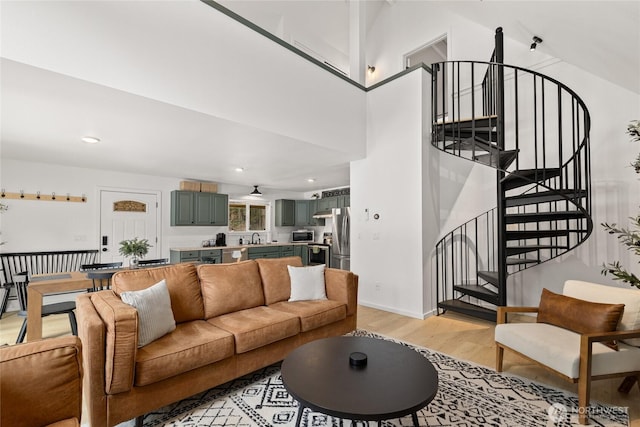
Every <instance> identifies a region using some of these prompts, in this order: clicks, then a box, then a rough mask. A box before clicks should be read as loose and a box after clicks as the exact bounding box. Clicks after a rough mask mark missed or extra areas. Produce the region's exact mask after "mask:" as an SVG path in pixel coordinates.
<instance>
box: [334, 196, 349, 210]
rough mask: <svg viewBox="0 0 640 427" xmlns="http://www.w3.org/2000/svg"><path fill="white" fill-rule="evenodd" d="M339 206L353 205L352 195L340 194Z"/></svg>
mask: <svg viewBox="0 0 640 427" xmlns="http://www.w3.org/2000/svg"><path fill="white" fill-rule="evenodd" d="M337 204H338V207H339V208H348V207H349V206H351V196H348V195H346V196H338V203H337Z"/></svg>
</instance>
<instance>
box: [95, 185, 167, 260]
mask: <svg viewBox="0 0 640 427" xmlns="http://www.w3.org/2000/svg"><path fill="white" fill-rule="evenodd" d="M158 198H159V194H157V193H154V192H149V193H143V192H134V191H131V192H128V191H111V190H100V251H101V252H100V262H103V263H104V262H116V261H123V265H125V266H126V265H128V261H129V260H128V259H124V257H123V256H122V255H120V254H119V253H118V249H119V247H120V242H121V241H123V240H128V239H133V238H135V237H137V238H139V239H147V240H148V241H149V243H150V244H151V245H152V246H151V248H149V252H148V253H147V255H146V256H145V258H146V259H153V258H159V257H160V253H161V250H160V247H159V246H160V239H159V238H158V222H159V221H158V217H159V210H158V202H159V200H158Z"/></svg>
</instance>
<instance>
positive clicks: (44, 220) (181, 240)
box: [0, 158, 303, 257]
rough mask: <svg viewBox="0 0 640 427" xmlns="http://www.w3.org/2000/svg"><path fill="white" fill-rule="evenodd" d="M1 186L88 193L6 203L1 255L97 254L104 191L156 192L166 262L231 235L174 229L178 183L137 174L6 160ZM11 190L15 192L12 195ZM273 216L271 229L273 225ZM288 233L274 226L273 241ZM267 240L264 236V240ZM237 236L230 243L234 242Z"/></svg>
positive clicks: (223, 188)
mask: <svg viewBox="0 0 640 427" xmlns="http://www.w3.org/2000/svg"><path fill="white" fill-rule="evenodd" d="M1 167H2V169H1V171H0V186H1V187H2V188H6V189H7V191H12V192H13V191H14V190H16V191H19V190H21V189H22V190H24V191H25V193H35V192H37V191H40V192H41V193H42V194H51V193H52V192H55V193H56V194H58V195H65V194H66V193H69V194H70V195H73V196H79V195H82V194H85V195H86V196H87V202H86V203H67V202H50V201H29V200H10V199H7V200H4V201H3V203H5V204H7V205H8V206H9V210H8V211H7V212H5V213H4V214H2V217H1V218H0V220H1V221H2V223H1V224H0V227H1V228H0V229H1V230H2V235H1V236H0V237H1V240H2V241H5V242H6V243H5V244H4V245H3V246H2V252H21V251H42V250H71V249H97V248H98V247H99V233H100V219H99V215H100V206H99V200H98V191H99V189H100V188H106V187H108V188H117V189H127V190H145V191H158V192H160V193H161V204H160V210H161V219H160V221H161V224H162V225H161V235H160V236H159V237H160V240H161V253H160V254H159V256H162V257H168V256H169V249H170V248H172V247H185V246H187V247H191V246H200V244H201V242H202V240H205V239H211V238H212V237H214V236H215V235H216V233H227V231H228V229H227V227H188V226H187V227H171V226H170V225H169V221H170V212H171V191H172V190H177V189H179V186H180V181H181V179H179V178H167V177H159V176H149V175H134V174H127V173H120V172H113V171H106V170H95V169H83V168H71V167H66V166H58V165H52V164H42V163H32V162H24V161H19V160H11V159H4V158H3V159H2V162H1ZM10 189H11V190H10ZM250 190H251V188H250V187H248V186H237V185H229V184H224V183H220V184H219V185H218V192H219V193H223V194H229V196H230V198H237V199H242V198H244V197H245V196H246V194H248V192H249V191H250ZM261 191H262V192H263V195H264V197H263V199H264V200H266V201H270V202H272V206H273V205H275V204H274V203H273V201H274V200H275V199H278V198H290V199H296V198H300V199H301V198H303V194H302V193H295V192H283V191H278V192H274V191H270V190H269V189H264V188H263V189H261ZM274 216H275V215H272V216H271V225H272V227H273V225H274ZM289 231H290V230H289V229H286V228H280V227H278V228H276V227H273V234H272V236H273V237H274V238H276V237H277V238H279V239H280V240H284V239H285V238H287V237H288V232H289ZM266 237H267V236H262V238H263V239H264V238H266ZM235 239H237V236H234V237H233V239H230V238H229V239H228V240H230V241H229V243H236V242H237V240H235Z"/></svg>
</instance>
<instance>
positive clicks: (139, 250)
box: [118, 237, 151, 258]
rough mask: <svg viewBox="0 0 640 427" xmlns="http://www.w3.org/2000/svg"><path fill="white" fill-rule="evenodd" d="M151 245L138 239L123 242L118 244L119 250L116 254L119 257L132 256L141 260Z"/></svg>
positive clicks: (145, 240)
mask: <svg viewBox="0 0 640 427" xmlns="http://www.w3.org/2000/svg"><path fill="white" fill-rule="evenodd" d="M150 247H151V245H150V244H149V241H148V240H147V239H140V240H139V239H138V238H137V237H136V238H134V239H131V240H123V241H122V242H120V249H119V250H118V252H119V253H120V255H124V256H132V257H134V258H143V257H144V256H145V255H146V254H147V252H149V248H150Z"/></svg>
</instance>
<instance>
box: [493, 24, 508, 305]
mask: <svg viewBox="0 0 640 427" xmlns="http://www.w3.org/2000/svg"><path fill="white" fill-rule="evenodd" d="M495 62H496V63H497V64H500V65H496V66H495V67H497V70H496V71H497V81H496V111H495V114H496V116H497V122H496V123H497V124H496V133H497V145H498V150H500V151H503V150H504V148H505V143H504V67H503V66H502V64H503V63H504V43H503V35H502V27H498V28H497V29H496V34H495ZM497 158H498V160H497V162H498V165H497V169H496V171H497V172H496V175H497V177H496V181H497V182H496V189H497V202H498V209H497V211H498V214H497V230H496V234H497V243H498V245H497V246H498V259H497V267H498V285H497V286H498V305H499V306H506V305H507V233H506V232H507V227H506V224H505V217H506V214H507V210H506V201H505V192H504V190H503V188H502V182H503V180H504V177H505V173H504V170H503V168H502V165H501V164H500V163H501V162H500V156H497Z"/></svg>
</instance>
